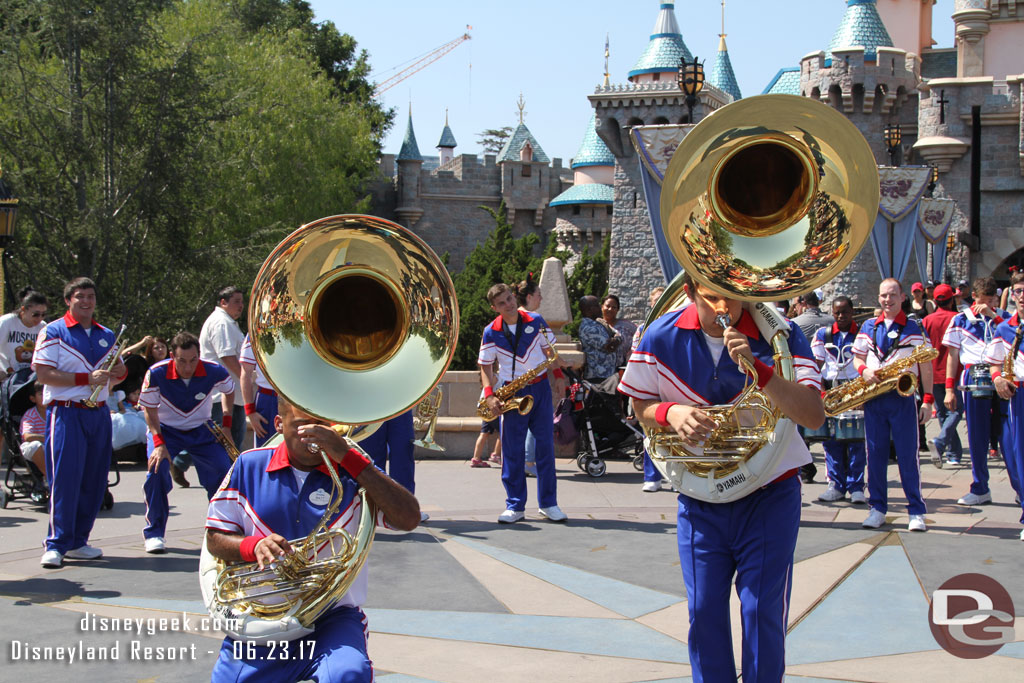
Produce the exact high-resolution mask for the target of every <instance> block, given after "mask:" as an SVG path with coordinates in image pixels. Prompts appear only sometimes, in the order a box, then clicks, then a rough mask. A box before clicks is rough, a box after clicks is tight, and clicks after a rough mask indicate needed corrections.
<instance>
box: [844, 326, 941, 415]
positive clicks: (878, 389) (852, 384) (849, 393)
mask: <svg viewBox="0 0 1024 683" xmlns="http://www.w3.org/2000/svg"><path fill="white" fill-rule="evenodd" d="M938 357H939V351H938V349H935V348H933V347H931V346H925V345H923V344H922V345H921V346H918V347H916V348H915V349H914V352H913V353H911V354H910V355H909V356H907V357H906V358H901V359H899V360H897V361H896V362H894V363H892V364H890V365H885V366H883V367H881V368H878V369H877V370H875V377H877V378H878V380H879V381H878V383H877V384H870V383H869V382H867V381H866V380H865V379H864V378H863V377H858V378H857V379H854V380H851V381H849V382H846V383H844V384H840V385H838V386H835V387H833V388H831V389H829V390H828V391H827V392H825V398H824V403H825V414H826V415H828V416H829V417H835V416H837V415H839V414H841V413H845V412H846V411H848V410H854V409H856V408H859V407H860V406H862V405H864V404H865V403H867V402H868V401H870V400H871V399H873V398H877V397H879V396H881V395H882V394H887V393H889V392H890V391H892V390H893V389H895V390H896V393H898V394H899V395H900V396H910V395H912V394H914V393H916V392H917V374H916V373H914V372H911V369H912V368H913V367H914V366H915V365H917V364H918V363H927V362H930V361H933V360H935V359H936V358H938Z"/></svg>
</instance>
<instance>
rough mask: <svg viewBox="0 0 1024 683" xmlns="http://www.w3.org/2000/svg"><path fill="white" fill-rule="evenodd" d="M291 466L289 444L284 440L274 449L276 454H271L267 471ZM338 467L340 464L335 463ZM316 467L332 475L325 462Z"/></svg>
mask: <svg viewBox="0 0 1024 683" xmlns="http://www.w3.org/2000/svg"><path fill="white" fill-rule="evenodd" d="M291 466H292V463H291V461H290V460H289V459H288V445H287V444H286V443H285V442H283V441H282V442H281V443H280V444H279V445H278V446H277V448H275V449H274V454H273V455H272V456H270V462H269V463H267V472H276V471H278V470H283V469H285V468H286V467H291ZM337 467H340V466H339V465H335V468H337ZM315 469H316V470H317V471H319V472H323V473H324V474H326V475H327V476H328V477H329V476H331V473H330V472H329V471H328V470H327V467H326V466H325V465H324V464H323V462H321V463H320V464H319V465H317V466H316V468H315Z"/></svg>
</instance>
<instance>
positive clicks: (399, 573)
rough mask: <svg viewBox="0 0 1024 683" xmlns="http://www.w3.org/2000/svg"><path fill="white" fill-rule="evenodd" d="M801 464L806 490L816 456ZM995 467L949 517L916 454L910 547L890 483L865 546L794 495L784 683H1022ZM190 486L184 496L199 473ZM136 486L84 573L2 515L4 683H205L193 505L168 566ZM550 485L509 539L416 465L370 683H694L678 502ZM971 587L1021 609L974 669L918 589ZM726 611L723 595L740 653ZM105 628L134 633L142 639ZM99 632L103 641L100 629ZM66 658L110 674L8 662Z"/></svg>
mask: <svg viewBox="0 0 1024 683" xmlns="http://www.w3.org/2000/svg"><path fill="white" fill-rule="evenodd" d="M933 428H934V427H933ZM468 456H469V454H468V453H467V454H465V457H466V458H468ZM816 459H817V460H818V463H819V472H820V473H821V474H820V475H819V479H823V477H824V469H823V467H822V466H821V457H820V450H819V452H818V456H817V458H816ZM992 463H993V464H992V490H993V497H994V499H995V502H994V503H993V504H991V505H986V506H982V507H977V508H963V507H960V506H957V505H956V499H957V498H959V497H960V496H961V495H963V494H964V493H966V492H967V490H968V485H969V483H970V470H969V468H967V467H960V468H956V469H952V470H951V469H943V470H937V469H935V468H934V467H932V466H931V464H929V463H928V462H927V458H925V461H924V464H922V476H923V480H924V489H925V496H926V500H927V503H928V515H927V521H928V524H929V531H928V532H927V533H924V534H920V533H910V532H907V531H906V522H907V518H906V514H905V512H904V510H903V505H904V503H905V500H904V498H903V494H902V490H901V489H900V488H899V485H898V482H897V473H896V468H895V465H893V466H891V467H890V472H889V474H890V482H891V484H890V488H889V497H890V515H889V522H890V524H888V525H887V526H885V527H883V528H882V529H881V530H879V531H869V530H864V529H861V528H860V522H861V521H862V519H863V518H864V516H865V515H866V514H867V512H866V509H865V508H864V507H863V506H859V507H858V506H853V505H851V504H849V503H834V504H824V503H819V502H817V496H818V494H819V493H821V491H822V490H824V485H823V484H810V485H806V486H804V489H803V500H804V505H803V514H802V522H801V531H800V537H799V541H798V543H797V551H796V559H797V565H796V568H795V577H794V589H793V598H792V605H791V612H790V634H789V639H788V641H787V662H788V665H789V668H788V674H789V675H788V678H790V679H791V680H794V681H819V680H829V681H893V682H895V681H900V682H905V681H929V682H932V681H953V680H1007V681H1008V680H1020V677H1021V675H1020V671H1021V670H1022V666H1024V662H1022V661H1021V660H1022V659H1024V642H1021V641H1024V620H1022V617H1021V615H1024V574H1022V572H1021V571H1020V568H1021V559H1022V555H1024V543H1021V542H1020V541H1019V540H1018V534H1019V533H1020V528H1021V527H1020V524H1019V523H1018V518H1019V517H1020V508H1019V507H1018V506H1016V505H1014V503H1013V491H1012V490H1011V488H1010V485H1009V482H1008V480H1007V478H1006V473H1005V468H1004V467H1003V465H1002V464H1001V463H997V462H996V461H992ZM189 476H190V477H191V479H192V480H193V484H194V483H195V482H194V479H195V474H194V472H192V473H190V475H189ZM143 477H144V471H143V470H142V468H141V467H135V468H130V469H129V471H126V472H123V479H122V483H121V485H120V486H118V487H116V488H114V489H113V490H112V492H113V494H114V497H115V505H114V508H113V510H111V511H109V512H103V513H101V516H100V519H99V520H98V521H97V524H96V527H95V530H94V532H93V535H92V543H93V544H94V545H98V546H100V547H102V548H103V550H104V553H105V556H104V558H103V559H102V560H99V561H95V562H76V561H73V560H72V561H68V562H67V563H66V564H65V566H64V568H62V569H59V570H44V569H41V568H40V566H39V556H40V554H41V549H40V542H41V540H42V539H43V537H44V536H45V533H46V517H45V514H44V512H43V511H41V510H39V509H38V508H35V507H33V506H32V505H31V504H29V503H27V502H26V501H23V500H19V501H15V502H13V503H12V504H11V505H10V506H9V507H8V509H7V510H4V511H2V512H0V535H2V539H3V546H2V553H0V618H2V623H3V624H4V629H3V633H4V635H3V636H0V640H3V641H4V643H3V661H4V666H3V672H4V675H3V678H4V679H5V680H32V681H66V680H68V679H69V678H71V677H73V678H74V680H75V681H76V683H77V682H78V681H83V682H84V681H105V682H106V681H111V680H115V681H122V680H127V681H131V680H139V681H194V680H204V679H206V678H207V677H208V676H209V672H210V670H211V668H212V666H213V662H214V661H215V659H216V653H217V650H218V648H219V644H220V640H221V634H220V633H219V632H216V631H214V630H212V629H209V628H207V629H206V630H204V628H203V627H204V626H208V624H204V623H203V617H205V610H204V609H203V606H202V603H201V598H200V593H199V586H198V574H197V572H196V568H197V560H198V556H199V547H200V543H201V540H202V533H203V532H202V523H203V519H204V517H205V503H206V501H205V494H204V492H203V491H202V490H201V489H199V488H197V487H194V488H190V489H184V490H182V489H177V490H175V491H174V492H173V493H172V505H173V506H174V507H173V509H172V517H171V522H170V529H171V531H170V532H169V534H168V546H169V552H168V553H167V554H166V555H163V556H151V555H146V554H145V553H144V552H143V548H142V534H141V531H142V525H143V522H142V515H143V514H144V504H143V502H142V500H143V498H142V480H143ZM558 477H559V503H560V505H561V506H562V508H563V509H564V510H565V511H566V512H567V513H568V514H569V516H570V521H569V523H568V524H564V525H560V524H552V523H549V522H546V521H543V520H542V518H541V517H540V516H539V515H538V514H536V508H535V507H534V506H533V505H532V504H531V505H530V507H528V509H527V519H526V520H525V521H523V522H520V523H518V524H515V525H512V526H508V527H506V526H499V525H498V524H497V523H496V519H497V515H498V513H499V512H500V511H501V510H502V508H503V507H504V506H503V500H504V492H503V489H502V487H501V481H500V470H499V469H498V468H491V469H471V468H469V467H468V465H467V464H466V463H465V462H462V461H459V460H452V459H449V460H425V461H421V462H420V463H419V465H418V470H417V494H418V497H419V499H420V501H421V503H422V506H423V509H424V510H425V511H427V512H429V513H430V515H431V519H430V521H429V522H427V523H426V524H424V525H422V526H421V527H420V528H419V529H417V530H416V531H414V532H412V533H409V534H399V533H395V532H388V531H381V532H379V533H378V534H377V538H376V541H375V544H374V547H373V549H372V551H371V554H370V560H369V570H370V572H371V580H370V598H369V601H368V604H367V613H368V615H369V620H370V629H371V633H372V635H371V637H370V641H369V647H370V654H371V657H372V659H373V661H374V665H375V669H376V671H377V677H378V680H380V681H382V682H385V683H404V682H407V681H442V682H446V683H462V682H466V683H470V682H473V683H479V682H480V681H487V682H488V683H500V682H503V681H510V682H511V681H516V682H519V681H588V682H596V683H600V682H607V683H613V682H620V681H622V682H625V681H688V680H690V679H689V675H690V667H689V664H688V656H687V648H686V638H687V611H686V599H685V594H684V590H683V585H682V576H681V574H680V570H679V559H678V556H677V554H676V543H675V513H676V504H675V495H674V494H673V493H671V492H669V491H662V492H659V493H651V494H645V493H642V492H641V490H640V483H641V482H640V480H641V476H640V474H639V473H638V472H636V471H635V470H633V468H632V466H631V465H630V464H629V463H628V462H626V461H612V462H610V463H609V468H608V474H607V475H606V476H605V477H603V478H602V479H598V480H595V479H591V478H589V477H587V476H586V475H584V474H583V473H582V472H580V471H579V470H578V469H577V468H576V466H575V463H574V462H571V461H566V460H563V461H559V463H558ZM534 494H535V490H534V486H533V484H532V483H531V484H530V495H531V496H533V495H534ZM966 572H977V573H982V574H986V575H988V576H991V577H993V578H995V579H996V580H998V581H999V582H1000V583H1002V585H1003V586H1005V587H1006V588H1007V590H1009V592H1010V594H1011V596H1012V597H1013V599H1014V602H1015V605H1016V610H1017V623H1016V634H1017V640H1018V642H1016V643H1013V644H1010V645H1007V646H1004V647H1003V648H1002V649H1001V650H1000V651H999V652H998V653H997V654H995V655H992V656H989V657H986V658H984V659H981V660H963V659H958V658H956V657H953V656H952V655H949V654H947V653H945V652H944V651H943V650H941V649H939V646H938V645H937V644H936V641H935V640H934V638H933V637H932V635H931V632H930V630H929V625H928V604H929V599H930V595H931V592H932V591H934V590H935V589H936V588H938V587H939V586H940V585H941V584H942V583H943V582H944V581H946V580H947V579H948V578H950V577H952V576H954V575H956V574H961V573H966ZM737 615H738V603H736V601H735V599H734V605H733V624H734V642H735V643H736V644H735V646H734V652H736V653H738V652H739V645H738V643H739V621H738V618H737ZM103 617H106V618H117V619H122V620H123V619H143V620H144V621H142V622H138V623H141V624H142V626H143V631H142V632H141V633H138V632H137V630H138V629H137V627H133V628H132V629H131V630H126V629H125V628H124V625H125V624H124V622H118V623H117V624H115V623H114V622H111V621H106V622H103V621H102V620H101V618H103ZM160 619H164V620H165V621H164V622H161V621H159V620H160ZM175 620H177V621H175ZM186 622H187V623H186ZM103 624H106V625H107V626H108V627H110V626H115V625H116V626H118V628H113V629H112V630H101V627H102V626H103ZM79 642H81V644H82V647H83V648H85V649H86V650H85V651H86V652H88V651H89V650H88V648H90V647H93V648H106V649H105V650H93V651H94V652H103V651H105V652H107V653H108V654H109V653H111V652H113V654H114V655H116V657H112V659H116V661H82V662H77V661H76V662H75V663H73V664H71V665H70V666H69V665H68V664H67V663H64V662H58V661H30V660H29V661H26V659H25V656H26V652H30V650H29V648H31V647H36V646H38V647H51V648H56V647H58V646H65V647H68V646H71V647H78V644H79ZM115 644H116V645H117V648H118V649H117V650H116V651H112V649H111V648H113V647H114V646H115ZM147 648H149V649H147ZM54 652H55V651H53V650H51V657H52V656H55V654H54ZM44 654H45V652H41V653H40V655H39V656H43V655H44ZM171 657H174V659H171Z"/></svg>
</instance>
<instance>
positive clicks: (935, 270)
mask: <svg viewBox="0 0 1024 683" xmlns="http://www.w3.org/2000/svg"><path fill="white" fill-rule="evenodd" d="M955 209H956V202H955V201H953V200H952V199H937V198H933V197H924V198H922V199H921V201H920V203H919V205H918V208H917V227H918V230H917V234H915V236H914V253H915V255H916V257H917V265H918V268H920V270H921V273H924V272H925V268H926V266H925V264H926V263H927V262H928V245H929V244H930V245H931V247H932V270H931V276H930V277H929V279H930V280H932V281H933V282H939V281H940V280H941V279H942V271H943V266H945V264H946V233H948V232H949V226H950V225H952V223H953V212H954V210H955Z"/></svg>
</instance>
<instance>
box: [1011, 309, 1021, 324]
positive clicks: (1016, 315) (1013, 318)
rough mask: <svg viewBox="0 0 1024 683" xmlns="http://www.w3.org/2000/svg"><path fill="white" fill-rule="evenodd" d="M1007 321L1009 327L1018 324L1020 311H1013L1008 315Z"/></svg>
mask: <svg viewBox="0 0 1024 683" xmlns="http://www.w3.org/2000/svg"><path fill="white" fill-rule="evenodd" d="M1009 322H1010V327H1017V325H1020V312H1017V313H1014V314H1013V316H1011V317H1010V321H1009Z"/></svg>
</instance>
